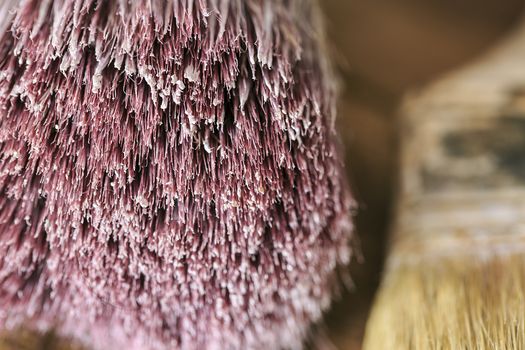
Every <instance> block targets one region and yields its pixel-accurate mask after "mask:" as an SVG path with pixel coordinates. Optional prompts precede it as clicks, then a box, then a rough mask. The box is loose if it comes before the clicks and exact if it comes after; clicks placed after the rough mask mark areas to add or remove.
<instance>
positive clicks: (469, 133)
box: [393, 25, 525, 258]
mask: <svg viewBox="0 0 525 350" xmlns="http://www.w3.org/2000/svg"><path fill="white" fill-rule="evenodd" d="M401 130H402V135H401V140H402V141H401V164H400V166H401V169H402V170H401V188H400V192H401V193H400V195H399V199H398V201H399V202H398V206H397V210H398V213H397V215H396V222H395V226H394V238H393V239H394V244H395V245H396V249H395V250H396V251H397V252H400V253H402V254H401V255H404V256H405V258H406V255H410V254H412V255H413V256H414V257H416V258H417V257H418V256H419V255H424V256H428V255H429V254H430V255H441V254H454V253H456V252H457V253H460V254H463V253H464V252H465V250H469V249H472V250H476V251H478V250H479V249H481V248H482V247H485V246H486V247H487V249H488V250H490V251H491V252H496V251H506V250H508V249H525V25H524V26H522V28H519V29H518V30H517V31H516V33H515V34H514V35H512V37H511V38H510V39H509V40H508V41H506V42H505V43H503V45H501V46H500V47H498V48H497V49H496V50H494V51H493V52H491V53H490V54H489V55H487V56H485V57H484V58H483V59H482V60H480V61H479V62H477V63H475V64H473V65H471V66H469V67H468V68H466V69H462V70H460V71H459V72H456V73H452V74H451V75H450V77H449V78H446V79H444V80H441V81H439V82H438V83H437V84H434V85H432V86H430V87H429V88H427V89H425V90H424V91H423V92H421V93H419V94H415V95H413V96H410V97H409V98H408V99H407V101H406V103H405V107H404V110H403V113H402V120H401ZM421 253H423V254H421Z"/></svg>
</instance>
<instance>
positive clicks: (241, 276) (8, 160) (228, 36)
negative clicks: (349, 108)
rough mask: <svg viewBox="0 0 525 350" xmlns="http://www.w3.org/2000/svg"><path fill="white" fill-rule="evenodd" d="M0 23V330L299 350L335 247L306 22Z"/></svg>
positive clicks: (74, 17)
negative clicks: (20, 327)
mask: <svg viewBox="0 0 525 350" xmlns="http://www.w3.org/2000/svg"><path fill="white" fill-rule="evenodd" d="M8 5H13V6H14V10H13V11H10V12H8V11H7V10H6V8H7V6H8ZM0 11H2V13H4V14H8V15H6V16H5V18H6V19H5V20H4V22H3V23H2V25H1V26H0V28H2V29H5V30H4V31H3V32H2V33H0V106H2V107H1V109H0V281H1V282H0V325H1V327H3V328H6V329H10V328H12V327H16V326H18V325H20V324H25V325H28V326H29V327H32V328H36V329H39V330H47V329H50V328H56V329H57V331H58V332H59V333H60V334H63V335H67V336H73V337H75V338H78V339H80V340H81V341H83V342H85V343H86V344H88V345H91V346H93V347H95V348H100V349H103V348H104V349H106V348H128V349H167V348H170V349H172V348H183V349H215V348H250V349H257V348H271V349H274V348H279V347H283V346H286V347H299V346H300V343H301V338H302V336H303V335H304V333H305V331H306V330H307V328H308V325H309V324H310V323H311V322H312V321H314V320H317V319H318V318H319V317H320V315H321V312H322V310H323V309H325V308H326V307H327V306H328V304H329V301H330V296H331V292H332V289H333V287H334V282H335V280H336V275H335V271H336V266H337V265H338V264H341V263H346V262H347V261H348V259H349V253H350V252H349V248H348V240H349V234H348V233H349V230H350V229H351V225H350V222H349V219H348V212H349V209H350V207H351V200H350V196H349V193H348V191H347V188H346V186H345V184H344V180H343V178H344V175H343V171H342V169H341V162H340V160H339V157H338V151H337V146H336V144H335V141H334V126H333V117H334V115H333V113H334V88H333V87H334V83H333V79H332V75H331V73H330V69H329V67H328V64H327V62H326V60H325V57H324V55H325V53H324V52H323V51H324V48H323V45H322V35H320V34H321V33H319V32H318V30H319V23H318V17H317V12H316V11H315V8H314V6H313V4H311V3H310V2H309V1H306V2H305V1H298V0H297V1H286V2H282V1H272V0H268V1H255V0H248V1H237V0H218V1H217V0H215V1H212V0H201V1H196V0H188V1H172V0H169V1H160V0H152V1H137V2H134V1H133V2H132V1H110V0H99V1H95V0H78V1H74V0H47V1H44V0H41V1H39V0H31V1H30V0H20V1H11V2H5V3H4V8H2V9H1V10H0ZM6 23H7V24H6Z"/></svg>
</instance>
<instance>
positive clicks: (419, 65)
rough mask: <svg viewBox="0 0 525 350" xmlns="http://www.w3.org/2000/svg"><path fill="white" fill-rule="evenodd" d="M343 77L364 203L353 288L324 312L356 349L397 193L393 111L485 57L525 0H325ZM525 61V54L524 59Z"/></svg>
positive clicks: (345, 131) (348, 136)
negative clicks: (412, 92) (413, 93)
mask: <svg viewBox="0 0 525 350" xmlns="http://www.w3.org/2000/svg"><path fill="white" fill-rule="evenodd" d="M320 3H321V5H322V8H323V10H324V12H325V15H326V16H325V17H326V25H327V29H328V33H329V40H330V45H331V49H332V53H331V54H332V56H333V57H334V59H335V61H336V63H337V69H338V72H339V75H340V77H341V81H342V84H343V91H342V94H341V98H340V108H339V132H340V133H341V137H342V139H343V142H344V145H345V148H346V155H347V156H346V164H347V165H346V166H347V170H348V176H349V179H350V182H351V184H352V188H353V191H354V195H355V196H356V197H357V200H358V202H359V204H360V206H361V208H360V210H359V212H358V215H357V217H356V223H357V235H358V236H359V239H360V241H361V251H362V259H356V260H354V262H353V264H352V266H351V276H352V279H353V282H354V284H355V287H354V290H349V291H346V292H345V293H344V294H343V295H342V297H341V298H340V299H339V300H338V301H336V303H335V304H334V307H333V308H332V311H330V312H329V313H328V315H327V317H326V323H327V327H326V329H325V328H324V327H323V330H322V331H325V332H328V335H329V337H330V341H331V342H332V343H333V345H335V347H336V348H337V349H344V350H347V349H359V348H360V346H361V341H362V337H363V333H364V326H365V322H366V318H367V316H368V312H369V309H370V305H371V302H372V299H373V297H374V293H375V290H376V289H377V287H378V284H379V281H380V277H381V268H382V264H383V261H384V256H385V250H386V245H387V240H388V238H387V237H388V225H389V220H390V213H391V207H392V204H393V198H395V192H396V181H397V180H396V175H397V169H396V165H397V145H398V141H399V140H398V139H397V128H396V125H397V116H396V113H397V110H398V107H399V104H400V102H401V100H402V96H403V95H404V94H405V93H406V92H407V91H410V90H412V89H417V88H420V87H422V86H424V85H425V83H427V82H430V81H432V80H435V79H438V78H439V76H441V75H443V74H445V73H447V72H450V71H452V70H454V69H460V68H461V66H463V65H466V64H468V63H469V62H472V61H473V60H474V59H476V58H479V57H480V56H481V55H482V54H483V53H484V52H486V51H487V50H488V49H490V47H491V46H492V45H494V44H495V43H497V42H498V40H501V39H502V38H503V37H504V36H505V34H507V33H508V32H509V30H511V29H512V27H513V26H514V25H516V22H517V21H519V20H520V18H521V16H522V9H523V7H524V5H525V1H523V0H489V1H483V0H395V1H387V0H383V1H380V0H320ZM524 69H525V58H524Z"/></svg>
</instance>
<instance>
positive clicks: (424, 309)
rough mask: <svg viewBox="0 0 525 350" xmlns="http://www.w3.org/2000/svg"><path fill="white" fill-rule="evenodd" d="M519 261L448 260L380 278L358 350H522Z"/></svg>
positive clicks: (524, 304)
mask: <svg viewBox="0 0 525 350" xmlns="http://www.w3.org/2000/svg"><path fill="white" fill-rule="evenodd" d="M524 262H525V258H524V257H523V256H522V255H521V254H511V255H499V256H498V255H496V254H490V255H487V256H481V255H480V254H473V255H470V254H465V255H461V254H455V255H452V256H449V257H442V258H440V259H424V258H423V259H422V260H421V261H420V262H419V263H417V264H413V263H403V264H402V265H398V266H396V268H395V269H392V270H390V271H389V273H388V274H386V275H385V279H384V281H383V282H382V286H381V289H380V292H379V296H378V298H377V299H376V302H375V304H374V308H373V310H372V314H371V316H370V319H369V321H368V325H367V332H366V338H365V344H364V348H365V349H370V350H374V349H386V350H398V349H414V350H416V349H429V350H442V349H479V350H489V349H502V350H503V349H505V350H512V349H522V348H523V346H524V345H525V316H524V315H525V297H524V296H525V278H524V276H525V263H524Z"/></svg>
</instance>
